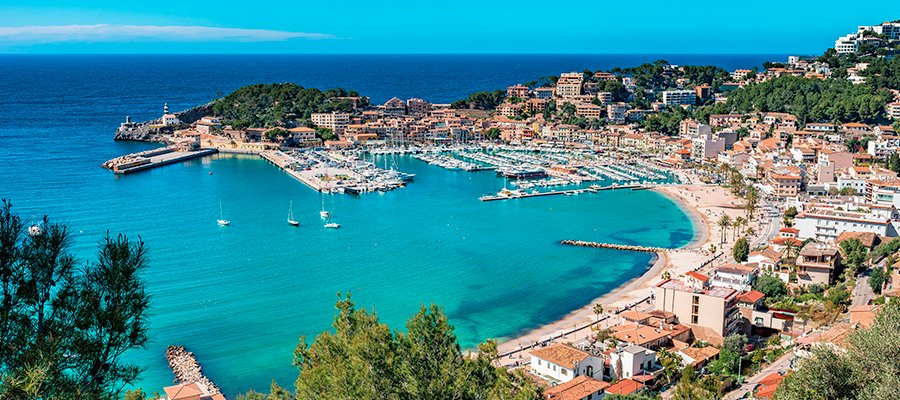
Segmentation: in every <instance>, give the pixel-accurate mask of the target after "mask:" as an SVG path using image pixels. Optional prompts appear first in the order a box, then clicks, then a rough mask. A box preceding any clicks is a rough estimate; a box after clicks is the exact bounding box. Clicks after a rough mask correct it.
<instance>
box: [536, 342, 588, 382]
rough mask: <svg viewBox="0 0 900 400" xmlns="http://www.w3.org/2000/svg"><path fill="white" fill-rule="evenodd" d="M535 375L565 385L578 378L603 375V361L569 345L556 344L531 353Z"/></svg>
mask: <svg viewBox="0 0 900 400" xmlns="http://www.w3.org/2000/svg"><path fill="white" fill-rule="evenodd" d="M531 371H532V373H533V374H535V375H537V376H539V377H541V378H543V379H546V380H548V381H551V382H558V383H564V382H568V381H570V380H572V379H574V378H576V377H578V376H581V375H585V376H589V377H592V378H594V377H596V376H601V375H602V374H603V360H602V359H600V358H599V357H595V356H592V355H591V354H590V353H588V352H585V351H582V350H578V349H576V348H574V347H572V346H570V345H568V344H563V343H554V344H552V345H550V346H547V347H544V348H540V349H537V350H534V351H532V352H531Z"/></svg>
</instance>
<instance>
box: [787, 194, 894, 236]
mask: <svg viewBox="0 0 900 400" xmlns="http://www.w3.org/2000/svg"><path fill="white" fill-rule="evenodd" d="M866 207H867V206H866V205H863V204H860V205H855V204H849V203H848V204H843V205H830V204H817V205H810V207H809V208H808V209H807V210H805V211H803V212H801V213H800V214H798V215H797V217H795V218H794V227H795V228H797V230H799V233H798V234H797V237H798V238H799V239H809V238H812V239H816V240H818V241H820V242H824V243H830V242H833V241H834V240H835V239H837V237H838V236H840V234H841V233H844V232H872V233H875V234H877V235H880V236H888V237H896V236H897V228H896V227H895V226H894V224H895V221H896V219H897V218H898V217H900V216H898V214H897V209H896V208H894V207H890V208H885V207H873V206H872V205H869V206H868V207H869V208H866ZM848 209H850V210H852V211H848Z"/></svg>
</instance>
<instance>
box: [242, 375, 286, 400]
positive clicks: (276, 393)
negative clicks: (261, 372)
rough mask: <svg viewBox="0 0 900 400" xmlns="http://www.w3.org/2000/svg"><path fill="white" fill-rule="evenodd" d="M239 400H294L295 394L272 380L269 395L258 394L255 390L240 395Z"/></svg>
mask: <svg viewBox="0 0 900 400" xmlns="http://www.w3.org/2000/svg"><path fill="white" fill-rule="evenodd" d="M236 399H237V400H294V394H293V393H291V392H290V391H289V390H287V389H285V388H283V387H281V386H278V384H277V383H275V380H274V379H273V380H272V386H271V388H270V389H269V393H258V392H255V391H253V390H251V391H249V392H247V393H244V394H241V395H238V396H237V398H236Z"/></svg>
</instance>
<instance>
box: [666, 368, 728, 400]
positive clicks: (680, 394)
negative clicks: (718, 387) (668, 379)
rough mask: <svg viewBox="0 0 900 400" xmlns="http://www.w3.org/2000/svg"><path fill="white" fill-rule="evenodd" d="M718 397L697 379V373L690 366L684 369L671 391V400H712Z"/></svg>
mask: <svg viewBox="0 0 900 400" xmlns="http://www.w3.org/2000/svg"><path fill="white" fill-rule="evenodd" d="M718 397H719V396H718V393H717V392H715V391H713V390H710V388H708V387H706V386H705V385H703V384H702V383H701V382H700V381H699V380H698V379H697V373H696V372H695V371H694V368H693V367H691V366H690V365H688V366H686V367H684V370H682V372H681V379H679V380H678V384H677V385H675V389H674V390H672V399H673V400H713V399H716V398H718Z"/></svg>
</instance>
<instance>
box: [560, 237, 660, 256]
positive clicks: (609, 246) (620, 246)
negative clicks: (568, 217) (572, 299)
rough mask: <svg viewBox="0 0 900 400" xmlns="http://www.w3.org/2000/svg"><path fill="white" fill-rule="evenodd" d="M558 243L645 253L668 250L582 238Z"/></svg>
mask: <svg viewBox="0 0 900 400" xmlns="http://www.w3.org/2000/svg"><path fill="white" fill-rule="evenodd" d="M559 244H565V245H569V246H580V247H594V248H598V249H613V250H628V251H641V252H645V253H662V252H666V251H669V249H666V248H662V247H649V246H635V245H630V244H615V243H600V242H588V241H584V240H560V241H559Z"/></svg>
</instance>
